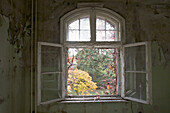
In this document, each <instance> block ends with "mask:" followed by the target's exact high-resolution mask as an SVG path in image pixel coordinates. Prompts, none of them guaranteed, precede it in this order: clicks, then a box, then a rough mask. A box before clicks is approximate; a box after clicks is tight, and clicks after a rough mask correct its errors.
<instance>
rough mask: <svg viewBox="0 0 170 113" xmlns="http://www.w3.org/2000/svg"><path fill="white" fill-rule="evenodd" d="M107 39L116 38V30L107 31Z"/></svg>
mask: <svg viewBox="0 0 170 113" xmlns="http://www.w3.org/2000/svg"><path fill="white" fill-rule="evenodd" d="M106 40H107V41H114V40H115V31H106Z"/></svg>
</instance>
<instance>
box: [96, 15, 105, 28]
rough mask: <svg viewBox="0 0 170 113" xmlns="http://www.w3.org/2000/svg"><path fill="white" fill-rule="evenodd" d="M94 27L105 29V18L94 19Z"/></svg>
mask: <svg viewBox="0 0 170 113" xmlns="http://www.w3.org/2000/svg"><path fill="white" fill-rule="evenodd" d="M96 29H100V30H105V29H106V28H105V20H104V19H101V18H97V19H96Z"/></svg>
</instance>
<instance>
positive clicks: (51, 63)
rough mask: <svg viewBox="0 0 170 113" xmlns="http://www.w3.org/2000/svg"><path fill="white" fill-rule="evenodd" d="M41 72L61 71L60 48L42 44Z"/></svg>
mask: <svg viewBox="0 0 170 113" xmlns="http://www.w3.org/2000/svg"><path fill="white" fill-rule="evenodd" d="M41 72H61V48H59V47H52V46H44V45H42V48H41Z"/></svg>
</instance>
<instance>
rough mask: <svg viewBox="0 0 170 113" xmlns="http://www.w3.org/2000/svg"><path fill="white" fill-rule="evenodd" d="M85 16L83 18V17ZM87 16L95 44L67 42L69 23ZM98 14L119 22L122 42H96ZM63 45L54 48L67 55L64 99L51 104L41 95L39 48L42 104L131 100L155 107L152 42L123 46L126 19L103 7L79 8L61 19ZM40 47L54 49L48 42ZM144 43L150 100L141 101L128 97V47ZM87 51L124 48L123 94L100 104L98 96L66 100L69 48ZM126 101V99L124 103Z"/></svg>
mask: <svg viewBox="0 0 170 113" xmlns="http://www.w3.org/2000/svg"><path fill="white" fill-rule="evenodd" d="M82 14H83V15H82ZM86 14H90V24H91V28H90V29H91V41H89V42H69V41H66V38H67V36H66V34H67V23H69V22H70V21H73V20H75V19H77V18H78V17H81V16H84V15H86ZM95 14H100V15H101V16H102V15H103V16H105V17H108V18H111V19H113V20H115V21H117V22H118V23H119V27H120V28H119V31H118V32H120V35H119V36H120V38H121V39H120V41H112V42H107V41H106V42H96V41H95V40H96V24H95V23H96V16H95ZM60 30H61V32H60V44H52V45H53V46H55V45H58V46H60V47H62V48H63V49H62V50H63V52H62V57H63V59H62V62H63V66H62V67H63V75H62V98H61V99H54V100H51V101H48V102H44V103H42V102H41V99H40V97H41V92H40V90H41V89H40V84H41V80H40V72H39V68H40V66H41V64H40V61H39V59H40V58H41V56H40V53H39V51H40V50H39V49H38V80H37V84H38V95H37V96H38V98H37V100H38V105H40V104H48V103H51V102H57V101H61V100H64V101H62V102H64V103H67V102H68V103H76V102H114V101H116V102H125V100H131V101H136V102H140V103H145V104H151V103H152V99H151V96H152V91H151V90H152V86H151V84H152V83H151V80H152V78H151V55H150V54H151V50H150V43H149V42H141V43H133V44H127V45H123V44H124V43H125V20H124V18H123V17H121V16H120V15H118V14H117V13H115V12H113V11H111V10H109V9H106V8H102V7H86V8H84V7H83V8H78V9H75V10H73V11H71V12H69V13H67V14H66V15H64V16H63V17H62V18H61V20H60ZM39 43H40V44H47V45H49V46H51V43H45V42H39ZM40 44H38V47H39V46H40ZM141 44H144V45H145V46H146V62H147V64H146V66H147V69H148V70H147V78H146V79H147V81H148V82H147V101H141V100H137V99H133V98H128V97H125V84H124V83H125V73H124V65H125V64H124V49H125V47H129V46H137V45H141ZM78 47H79V48H85V47H88V48H89V47H92V48H119V49H120V64H119V74H120V75H121V76H119V77H118V93H119V94H120V96H119V97H111V96H110V97H108V96H105V97H103V98H100V99H99V100H98V101H96V100H95V97H93V96H78V98H77V97H76V96H72V97H70V98H65V97H66V96H67V94H66V92H67V74H68V72H67V64H66V63H67V48H78ZM124 99H125V100H124Z"/></svg>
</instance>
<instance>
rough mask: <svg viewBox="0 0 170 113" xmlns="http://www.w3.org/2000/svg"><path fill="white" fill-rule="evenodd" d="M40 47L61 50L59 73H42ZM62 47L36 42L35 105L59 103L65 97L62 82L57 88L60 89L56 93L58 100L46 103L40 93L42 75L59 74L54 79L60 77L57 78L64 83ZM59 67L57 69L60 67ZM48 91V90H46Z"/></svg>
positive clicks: (50, 100)
mask: <svg viewBox="0 0 170 113" xmlns="http://www.w3.org/2000/svg"><path fill="white" fill-rule="evenodd" d="M42 46H46V47H54V48H60V49H61V56H60V57H61V63H60V66H61V70H60V71H47V72H42V70H41V69H42V68H41V67H42V64H41V59H42V52H41V51H42ZM56 52H57V51H56ZM63 56H64V55H63V46H62V45H61V44H54V43H47V42H38V58H37V71H38V72H37V105H40V104H49V103H52V102H56V101H61V100H63V99H64V97H65V95H64V93H63V91H64V90H63V86H64V85H63V84H64V82H60V85H59V86H57V87H60V91H58V93H60V94H61V97H58V98H54V99H49V100H46V101H44V102H43V101H42V98H41V97H42V92H41V87H42V84H41V83H42V80H41V77H42V75H48V74H59V75H56V77H58V76H60V77H59V78H60V79H61V80H60V81H64V77H63V75H64V73H65V71H64V70H63V69H64V65H63V64H64V61H63ZM46 60H48V59H46ZM60 66H59V67H60ZM47 89H49V88H47Z"/></svg>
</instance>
